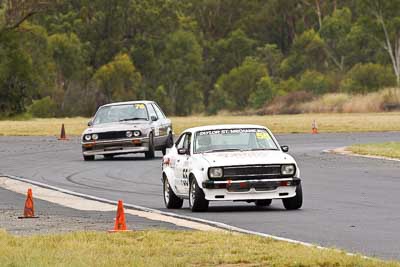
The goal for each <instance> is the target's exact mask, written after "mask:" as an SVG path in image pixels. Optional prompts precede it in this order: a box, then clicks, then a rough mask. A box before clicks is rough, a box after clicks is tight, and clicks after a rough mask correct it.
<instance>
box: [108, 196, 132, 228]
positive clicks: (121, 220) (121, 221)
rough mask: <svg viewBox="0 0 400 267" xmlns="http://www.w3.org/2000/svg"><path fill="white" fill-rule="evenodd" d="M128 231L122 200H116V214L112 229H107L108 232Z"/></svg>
mask: <svg viewBox="0 0 400 267" xmlns="http://www.w3.org/2000/svg"><path fill="white" fill-rule="evenodd" d="M126 231H129V230H128V229H127V228H126V221H125V212H124V205H123V204H122V200H118V208H117V216H116V217H115V225H114V230H109V232H111V233H113V232H126Z"/></svg>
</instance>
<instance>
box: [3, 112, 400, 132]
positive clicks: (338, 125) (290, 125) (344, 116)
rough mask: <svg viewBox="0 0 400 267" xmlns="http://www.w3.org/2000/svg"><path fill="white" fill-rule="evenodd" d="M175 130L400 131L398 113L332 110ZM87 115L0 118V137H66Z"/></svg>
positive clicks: (176, 123)
mask: <svg viewBox="0 0 400 267" xmlns="http://www.w3.org/2000/svg"><path fill="white" fill-rule="evenodd" d="M171 119H172V122H173V127H174V131H175V133H176V134H179V133H181V132H182V131H183V130H184V129H186V128H189V127H194V126H200V125H209V124H224V123H248V124H259V125H263V126H267V127H268V128H270V129H271V130H272V131H273V132H274V133H310V132H311V124H312V122H313V120H316V122H317V124H318V129H319V132H322V133H326V132H371V131H372V132H384V131H400V113H399V112H390V113H333V114H298V115H271V116H269V115H268V116H222V115H219V116H189V117H171ZM88 121H89V119H88V118H81V117H77V118H52V119H30V120H17V121H16V120H2V121H0V136H1V135H4V136H20V135H28V136H58V135H60V130H61V124H62V123H64V124H65V128H66V132H67V136H71V135H73V136H77V135H80V134H81V133H82V131H83V130H84V129H85V128H86V127H87V122H88Z"/></svg>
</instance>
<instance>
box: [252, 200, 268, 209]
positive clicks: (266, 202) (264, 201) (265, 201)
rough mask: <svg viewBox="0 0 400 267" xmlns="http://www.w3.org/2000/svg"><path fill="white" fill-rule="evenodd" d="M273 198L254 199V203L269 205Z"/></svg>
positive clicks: (263, 205)
mask: <svg viewBox="0 0 400 267" xmlns="http://www.w3.org/2000/svg"><path fill="white" fill-rule="evenodd" d="M271 203H272V199H258V200H256V201H254V204H256V206H257V207H267V206H269V205H271Z"/></svg>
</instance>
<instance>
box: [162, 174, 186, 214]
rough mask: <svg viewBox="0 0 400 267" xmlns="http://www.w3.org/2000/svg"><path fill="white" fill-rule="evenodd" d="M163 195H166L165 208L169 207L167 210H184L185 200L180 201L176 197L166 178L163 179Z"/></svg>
mask: <svg viewBox="0 0 400 267" xmlns="http://www.w3.org/2000/svg"><path fill="white" fill-rule="evenodd" d="M163 195H164V203H165V207H167V209H180V208H182V205H183V199H180V198H179V197H177V196H176V195H175V193H174V191H173V190H172V188H171V186H170V185H169V182H168V179H167V178H166V177H164V179H163Z"/></svg>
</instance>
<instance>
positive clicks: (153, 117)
mask: <svg viewBox="0 0 400 267" xmlns="http://www.w3.org/2000/svg"><path fill="white" fill-rule="evenodd" d="M150 119H151V120H152V121H157V120H158V118H157V117H156V116H151V117H150Z"/></svg>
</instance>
